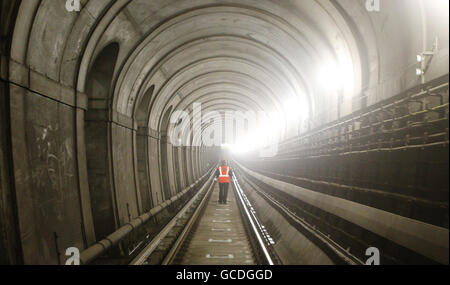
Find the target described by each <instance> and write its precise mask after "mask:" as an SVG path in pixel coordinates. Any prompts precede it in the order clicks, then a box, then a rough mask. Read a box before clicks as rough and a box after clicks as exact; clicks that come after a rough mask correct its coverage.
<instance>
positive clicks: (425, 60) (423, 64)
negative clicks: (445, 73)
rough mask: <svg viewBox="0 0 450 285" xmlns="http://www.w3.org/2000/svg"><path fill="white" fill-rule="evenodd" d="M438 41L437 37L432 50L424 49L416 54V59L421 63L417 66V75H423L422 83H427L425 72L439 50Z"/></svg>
mask: <svg viewBox="0 0 450 285" xmlns="http://www.w3.org/2000/svg"><path fill="white" fill-rule="evenodd" d="M438 43H439V42H438V38H435V40H434V44H433V49H432V51H424V52H422V53H420V54H418V55H417V56H416V61H417V62H418V63H419V64H420V67H418V68H416V75H417V76H420V77H421V80H422V84H424V83H425V74H426V73H427V71H428V68H429V67H430V64H431V61H432V59H433V56H434V55H435V54H436V52H437V50H438Z"/></svg>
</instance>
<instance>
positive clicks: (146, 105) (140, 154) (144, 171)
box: [135, 85, 155, 212]
mask: <svg viewBox="0 0 450 285" xmlns="http://www.w3.org/2000/svg"><path fill="white" fill-rule="evenodd" d="M154 90H155V85H152V86H150V88H149V89H148V90H147V91H146V92H145V94H144V96H143V97H142V99H141V101H140V102H139V104H138V107H137V109H136V115H135V120H136V123H137V128H138V129H137V134H136V153H135V155H136V161H137V168H138V182H139V190H140V194H141V200H142V211H143V212H148V211H149V210H150V209H151V208H152V207H154V206H155V203H154V199H153V197H152V188H151V183H150V182H151V178H150V164H149V162H150V153H149V147H150V145H149V129H148V116H149V112H150V111H149V110H150V105H151V99H152V96H153V91H154Z"/></svg>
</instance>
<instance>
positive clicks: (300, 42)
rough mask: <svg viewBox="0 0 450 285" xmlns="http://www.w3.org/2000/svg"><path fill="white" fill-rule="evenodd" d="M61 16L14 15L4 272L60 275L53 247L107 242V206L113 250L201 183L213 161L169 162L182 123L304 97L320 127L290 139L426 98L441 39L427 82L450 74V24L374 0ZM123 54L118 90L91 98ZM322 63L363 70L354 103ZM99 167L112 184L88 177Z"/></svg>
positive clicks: (5, 101) (54, 10)
mask: <svg viewBox="0 0 450 285" xmlns="http://www.w3.org/2000/svg"><path fill="white" fill-rule="evenodd" d="M436 1H437V2H439V1H440V0H436ZM63 2H64V1H61V3H57V2H56V1H37V0H27V1H18V0H14V1H2V2H1V19H0V24H1V37H2V38H1V39H2V40H1V46H0V48H1V49H0V51H1V63H0V68H1V82H0V94H1V98H0V111H1V113H0V118H1V120H0V135H1V136H0V190H1V205H0V219H1V221H2V222H1V223H0V225H1V226H0V227H1V229H2V231H1V232H2V235H3V236H2V239H1V241H0V249H2V250H3V248H4V250H5V251H7V254H6V255H5V257H2V258H4V260H2V262H3V261H5V262H11V263H20V262H24V263H26V264H34V263H39V264H55V263H57V262H58V259H59V258H61V256H58V254H57V253H56V250H55V248H56V247H57V248H59V251H60V255H63V254H64V253H63V251H64V249H65V248H67V247H71V246H76V247H79V248H80V249H84V248H86V247H88V246H89V245H92V244H93V243H95V241H96V240H98V239H99V238H100V236H96V233H97V232H101V231H100V230H98V227H97V230H96V227H95V223H96V222H95V219H94V216H95V215H94V214H93V213H94V212H95V211H94V210H93V209H95V208H96V207H99V205H103V204H102V203H106V205H107V206H104V207H103V206H102V209H108V208H109V212H110V214H111V217H112V218H111V224H112V225H111V226H110V227H109V228H107V229H105V230H104V233H102V234H100V235H103V234H106V232H107V231H109V230H113V229H117V228H118V227H120V226H121V225H123V224H124V223H127V222H128V221H129V220H130V219H132V218H135V217H137V216H139V215H140V214H142V213H144V212H145V211H147V210H149V209H150V208H152V207H154V206H156V205H158V204H160V203H162V202H163V201H164V200H166V199H169V198H170V197H171V196H173V195H174V194H176V193H178V192H179V191H181V190H182V189H184V188H185V187H186V186H187V185H188V184H190V183H193V182H194V181H196V179H198V178H199V177H201V176H202V175H203V174H204V173H205V172H206V171H207V170H208V168H209V167H210V166H211V165H212V164H214V163H215V160H216V159H217V156H216V154H215V153H214V149H209V148H205V147H174V146H172V145H171V143H170V140H168V138H167V137H166V136H167V132H168V128H169V126H168V118H169V117H168V116H164V115H165V114H166V113H167V112H168V110H169V109H170V110H188V111H192V109H191V106H192V104H193V102H201V103H203V104H204V106H205V111H206V110H214V108H217V105H218V104H221V106H222V107H223V108H229V109H231V110H240V111H247V110H259V109H263V110H273V109H275V110H279V109H282V101H283V99H284V97H285V96H288V94H296V95H298V96H299V97H300V99H301V100H302V102H304V104H305V105H306V106H307V109H308V110H309V116H308V119H307V122H306V123H304V124H302V125H301V126H293V128H290V130H291V131H290V132H288V133H287V134H286V136H287V137H289V136H294V135H296V134H298V133H302V132H306V131H308V130H309V129H311V128H313V127H317V126H320V125H322V124H325V123H328V122H331V121H333V120H335V119H337V118H338V116H344V115H346V114H349V113H352V112H354V111H357V110H359V109H360V108H362V107H365V106H367V105H371V104H374V103H376V102H379V101H381V100H383V99H385V98H388V97H390V96H393V95H395V94H397V93H399V92H400V91H403V90H405V89H407V88H409V87H412V86H415V85H416V84H418V82H419V79H418V78H417V77H416V76H415V65H414V64H415V58H416V54H418V53H420V52H422V51H424V50H429V49H431V48H432V44H433V40H434V38H435V37H437V38H438V39H439V46H438V50H437V54H436V56H435V59H434V60H433V61H432V64H431V66H430V69H429V71H428V73H427V77H428V79H433V78H436V77H438V76H441V75H444V74H447V73H448V64H446V62H447V63H448V21H446V20H448V11H447V9H439V7H440V6H439V5H437V4H436V3H434V2H433V3H432V4H430V2H428V1H421V0H414V1H411V0H402V1H383V2H382V5H383V9H382V10H381V11H380V12H377V13H371V12H368V11H367V10H366V9H365V1H364V0H355V1H346V0H335V1H326V0H318V1H283V2H282V3H280V2H278V1H260V0H258V1H255V0H246V1H237V0H227V1H225V0H224V1H213V0H195V1H176V0H167V1H142V0H136V1H129V0H118V1H111V0H107V1H86V0H83V1H81V4H82V10H81V11H80V12H79V13H77V12H68V11H67V10H66V9H65V5H64V3H63ZM447 5H448V4H447ZM444 10H445V11H444ZM446 13H447V14H446ZM386 31H389V33H386ZM387 34H388V35H389V36H386V35H387ZM111 44H115V45H117V46H118V52H117V55H114V56H112V57H111V58H107V59H106V60H107V61H109V60H110V61H114V65H113V67H112V68H113V70H112V74H111V78H109V80H106V81H103V80H101V79H98V80H95V81H94V82H89V80H92V77H91V75H92V72H93V70H95V69H96V68H98V66H95V62H96V60H97V59H98V58H99V57H101V56H102V54H103V53H104V52H105V48H107V47H108V46H110V45H111ZM324 59H331V60H334V61H336V62H338V63H342V64H343V65H344V66H346V68H349V69H351V70H352V72H351V74H352V76H350V77H351V80H350V81H349V82H348V83H346V84H345V86H343V91H342V93H341V95H340V96H342V101H341V102H339V99H338V98H339V96H329V94H328V92H327V90H325V89H324V86H322V84H321V83H320V82H317V80H316V79H315V78H314V76H313V75H314V74H316V73H317V72H318V70H319V69H320V66H321V62H322V60H324ZM102 73H103V71H102ZM105 82H106V83H105ZM89 86H94V87H95V88H90V87H89ZM93 90H94V91H93ZM95 90H107V91H106V93H105V96H103V97H101V96H100V95H99V93H98V92H100V91H95ZM149 90H151V92H150V91H149ZM223 90H227V91H230V92H225V93H224V92H223ZM227 100H228V101H227ZM254 102H256V104H254ZM92 110H102V111H101V112H91V111H92ZM167 114H170V111H169V112H168V113H167ZM89 121H91V122H92V121H95V122H97V123H98V124H101V125H102V126H103V127H101V128H100V129H101V131H100V129H99V127H97V128H93V129H89V126H87V122H89ZM94 142H101V143H94ZM90 153H92V154H93V155H94V156H92V155H88V154H90ZM95 153H97V155H98V158H99V159H101V160H102V161H103V163H104V167H102V169H93V168H89V163H90V161H91V162H93V163H98V162H96V161H95ZM162 153H166V155H164V156H161V154H162ZM162 157H165V158H166V159H161V158H162ZM96 165H98V164H96ZM94 171H97V174H98V175H101V176H102V177H103V178H102V179H103V180H102V182H101V183H103V184H102V185H103V188H102V187H100V186H99V185H97V183H100V182H94V181H96V180H95V178H92V177H93V172H94ZM186 174H187V175H186ZM166 175H167V178H165V176H166ZM100 188H102V189H103V190H104V192H103V195H99V196H96V197H93V196H92V193H93V190H94V189H96V190H97V189H100ZM99 197H100V200H101V201H102V202H101V203H100V204H97V202H95V201H94V203H93V199H94V200H95V199H98V198H99ZM101 197H104V198H105V199H103V200H102V199H101ZM106 198H109V199H110V200H109V201H108V199H106ZM105 201H106V202H105ZM108 203H109V206H108ZM55 237H56V238H55Z"/></svg>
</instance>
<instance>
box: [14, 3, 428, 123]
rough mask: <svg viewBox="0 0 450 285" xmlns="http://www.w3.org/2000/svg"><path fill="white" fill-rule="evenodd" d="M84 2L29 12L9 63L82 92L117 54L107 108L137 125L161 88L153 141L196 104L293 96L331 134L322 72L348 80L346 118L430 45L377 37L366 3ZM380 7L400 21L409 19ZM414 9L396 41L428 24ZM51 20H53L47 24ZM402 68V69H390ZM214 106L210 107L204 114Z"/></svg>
mask: <svg viewBox="0 0 450 285" xmlns="http://www.w3.org/2000/svg"><path fill="white" fill-rule="evenodd" d="M81 3H82V6H83V9H82V10H81V12H80V13H72V14H68V13H67V11H65V8H64V5H51V4H50V3H49V2H46V1H44V2H41V1H37V0H29V1H26V2H24V3H22V5H21V8H20V11H19V16H18V18H20V19H29V21H20V22H18V25H17V26H16V28H15V33H14V34H15V36H16V37H17V39H15V40H13V43H12V49H11V50H12V52H11V56H12V58H13V59H14V60H15V61H16V62H18V63H20V64H28V65H29V66H30V69H32V70H33V71H35V72H38V73H40V74H42V75H44V76H46V77H47V78H49V79H51V80H54V81H57V82H60V83H61V84H63V85H64V86H69V87H71V86H73V87H76V89H77V90H78V92H79V93H86V81H87V80H86V78H87V76H88V72H89V70H90V68H91V66H92V64H93V63H94V62H95V59H96V57H97V55H98V54H100V52H101V51H102V50H103V49H104V48H105V47H106V46H108V45H109V44H111V43H113V42H116V43H118V44H119V46H120V51H119V54H118V59H117V63H116V67H115V73H114V78H113V86H112V88H111V90H112V92H113V94H112V98H111V101H112V105H111V108H112V110H113V111H114V112H117V113H119V114H121V115H124V116H126V117H129V118H136V116H137V114H136V112H137V110H138V109H140V110H143V108H139V104H140V102H141V101H142V98H143V97H144V94H146V93H147V91H148V90H149V88H151V87H152V86H154V88H155V89H154V92H153V93H152V96H151V98H150V99H149V100H148V101H149V102H150V103H149V104H148V108H146V111H147V112H148V116H147V119H148V122H147V125H148V127H149V128H151V129H154V130H157V131H161V130H159V128H160V127H161V118H162V117H163V116H162V114H163V113H164V112H165V111H166V110H168V109H169V107H173V111H174V110H176V109H186V110H190V109H192V104H193V103H194V102H200V103H206V102H216V104H220V102H221V101H220V100H221V99H223V98H224V96H226V97H228V98H229V99H230V100H233V101H235V102H236V103H235V104H233V105H232V106H231V105H230V106H228V107H230V108H234V109H236V110H237V109H238V108H240V109H242V110H253V111H257V110H265V111H272V110H275V111H277V112H283V103H285V102H286V101H287V99H289V98H291V97H295V98H297V99H298V102H301V104H303V105H304V106H303V107H302V109H303V110H307V113H308V114H307V115H308V116H309V117H310V119H311V120H313V118H314V120H315V121H317V122H319V124H320V123H325V122H326V121H330V120H332V119H335V118H336V115H335V113H336V110H335V109H336V105H337V104H336V103H337V100H338V99H337V96H336V95H337V94H330V93H333V92H336V91H330V90H329V89H328V88H327V85H328V84H327V82H320V81H319V80H318V77H319V76H320V73H321V71H322V69H323V68H324V67H327V65H330V64H331V66H333V65H336V66H338V67H339V68H338V69H336V70H335V71H337V72H336V73H338V74H339V73H341V74H345V76H346V77H345V78H346V80H345V82H344V83H343V86H342V90H340V91H339V92H340V93H341V95H342V96H343V97H344V101H346V102H347V103H346V104H347V105H349V107H348V106H347V107H346V109H347V110H346V112H347V113H349V112H351V111H352V109H353V107H352V104H353V101H352V100H353V99H354V97H355V96H361V94H363V92H366V90H368V89H369V88H370V91H367V92H372V93H374V92H381V93H382V92H385V91H383V90H382V89H380V88H379V86H377V85H379V84H380V82H382V81H380V80H384V81H386V82H387V83H386V86H384V87H383V86H381V87H382V88H385V89H388V90H397V89H399V88H401V84H399V83H398V82H400V81H402V80H404V79H403V78H399V76H392V78H394V79H393V80H391V79H387V78H388V77H387V75H389V74H390V73H392V72H394V71H395V70H396V69H398V68H404V69H405V68H406V66H410V64H409V63H408V62H409V59H408V58H405V55H404V53H403V52H402V51H401V47H409V46H410V45H411V44H412V45H414V46H417V45H419V46H420V45H422V46H423V45H425V40H426V39H427V38H426V35H424V38H423V40H421V41H420V40H419V41H416V40H415V38H414V39H413V40H405V39H404V38H399V40H396V39H395V38H392V39H383V38H381V37H380V36H379V34H380V31H378V30H377V29H378V28H376V27H375V26H374V23H375V22H378V21H380V19H377V17H376V15H374V16H372V15H369V13H368V12H367V11H366V9H365V1H363V0H358V1H355V2H354V3H353V4H352V5H349V4H348V3H347V2H346V1H340V0H332V1H329V0H309V1H294V0H290V1H269V0H258V1H256V0H246V1H238V0H223V1H215V0H195V1H177V0H166V1H147V0H118V1H81ZM385 5H390V7H387V8H386V9H387V10H393V11H401V10H402V9H404V8H405V5H404V4H401V5H400V4H399V5H396V4H393V3H389V4H387V3H386V4H385ZM388 8H389V9H388ZM431 8H433V7H431ZM431 8H429V7H427V9H428V10H430V9H431ZM408 9H409V10H410V11H409V12H410V13H409V14H410V15H411V17H409V18H408V19H407V21H405V22H404V23H403V22H402V23H400V22H398V21H394V20H392V21H391V22H392V23H391V22H389V23H388V24H387V25H389V28H391V29H393V28H394V29H395V34H396V35H399V36H401V35H402V34H404V30H405V29H406V28H409V27H416V26H417V27H416V28H419V26H420V23H419V22H420V21H415V16H423V15H424V12H423V9H424V8H423V5H421V4H420V1H416V2H415V3H414V5H410V6H408ZM421 9H422V12H421ZM433 9H434V8H433ZM49 17H51V18H52V19H54V21H52V22H49V21H46V20H45V19H48V18H49ZM424 17H425V16H424ZM418 25H419V26H418ZM29 27H32V28H30V29H29V30H27V28H29ZM422 30H423V29H422ZM51 31H58V33H52V32H51ZM381 32H382V31H381ZM424 33H425V32H424ZM25 38H27V39H29V43H28V48H24V46H26V45H24V42H23V40H24V39H25ZM27 50H33V51H34V50H37V51H39V52H33V53H27ZM392 50H394V51H396V52H395V53H393V54H391V51H392ZM396 55H400V57H398V58H399V59H397V58H396V57H395V56H396ZM408 56H409V55H408ZM395 61H401V62H399V64H393V63H391V62H395ZM391 65H392V66H391ZM383 70H384V71H385V72H384V73H381V71H383ZM408 72H409V71H408ZM404 76H406V77H409V76H410V75H409V73H408V74H406V75H404ZM391 81H392V82H391ZM394 81H398V82H394ZM383 84H385V83H384V82H383ZM408 84H410V83H408ZM388 85H389V86H388ZM380 90H381V91H380ZM375 97H376V96H375ZM376 98H378V97H376ZM238 101H239V103H237V102H238ZM146 102H147V101H146ZM146 104H147V103H146ZM214 107H215V104H209V105H208V107H207V108H205V109H204V110H205V111H208V108H214ZM299 111H300V110H299ZM141 117H145V116H141ZM314 124H317V123H314Z"/></svg>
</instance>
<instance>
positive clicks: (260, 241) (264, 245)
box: [233, 175, 274, 265]
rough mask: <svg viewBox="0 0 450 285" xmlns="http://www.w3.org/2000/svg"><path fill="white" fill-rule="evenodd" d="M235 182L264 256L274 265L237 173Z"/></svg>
mask: <svg viewBox="0 0 450 285" xmlns="http://www.w3.org/2000/svg"><path fill="white" fill-rule="evenodd" d="M233 184H234V186H235V188H234V189H235V190H236V193H237V194H238V197H239V201H240V202H241V205H242V208H243V209H244V213H245V214H246V216H247V218H248V220H249V222H250V225H251V228H252V230H253V232H254V234H255V236H256V238H257V240H258V243H259V245H260V247H261V250H262V252H263V253H264V257H265V259H266V261H267V264H268V265H274V262H273V260H272V257H271V256H270V254H269V250H268V249H267V246H266V244H265V243H264V240H263V237H262V236H261V232H260V230H262V228H261V225H260V224H259V222H258V221H257V219H256V217H255V216H254V214H253V212H252V214H250V212H251V211H249V209H248V206H249V205H248V204H247V203H245V201H244V198H243V197H244V196H245V194H244V191H243V190H242V188H241V185H239V183H238V181H237V178H236V175H233ZM247 201H248V200H247ZM255 224H258V227H259V229H260V230H258V228H257V226H256V225H255Z"/></svg>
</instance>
